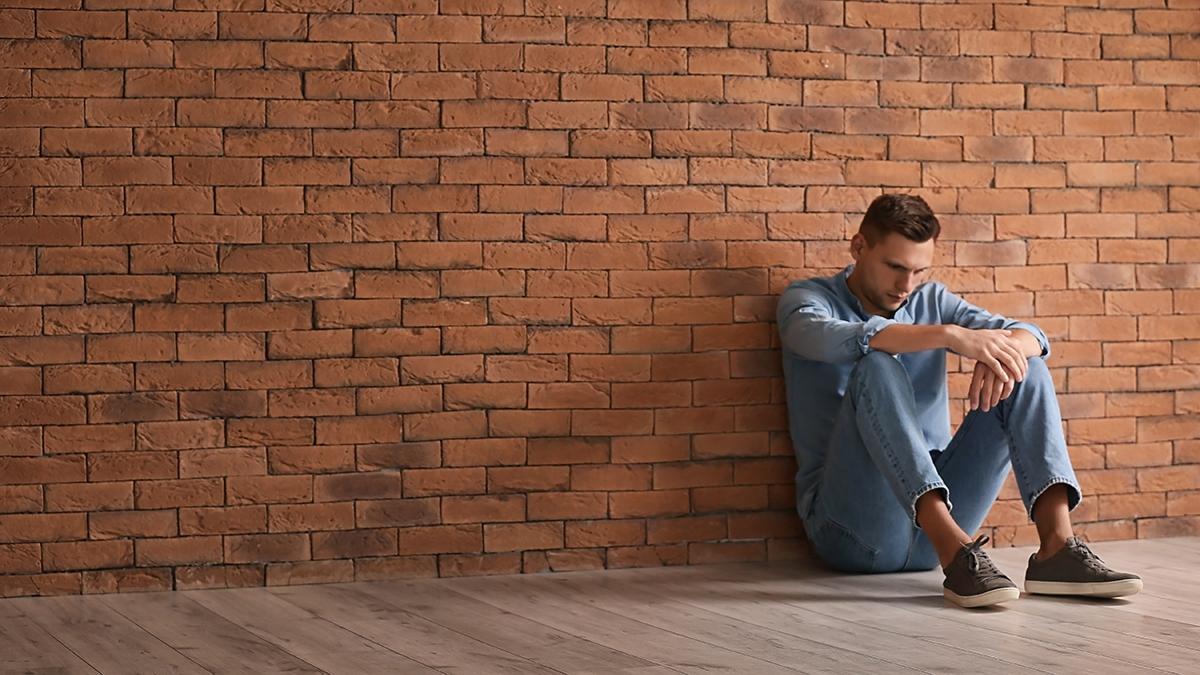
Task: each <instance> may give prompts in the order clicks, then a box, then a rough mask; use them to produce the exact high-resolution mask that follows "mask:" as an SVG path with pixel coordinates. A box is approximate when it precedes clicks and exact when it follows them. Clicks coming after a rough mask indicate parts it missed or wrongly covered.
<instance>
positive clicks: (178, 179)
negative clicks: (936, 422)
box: [0, 0, 1200, 595]
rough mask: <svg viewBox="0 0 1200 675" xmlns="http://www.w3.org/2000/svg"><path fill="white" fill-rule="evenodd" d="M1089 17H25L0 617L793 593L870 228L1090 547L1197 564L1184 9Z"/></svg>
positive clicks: (1195, 359)
mask: <svg viewBox="0 0 1200 675" xmlns="http://www.w3.org/2000/svg"><path fill="white" fill-rule="evenodd" d="M1062 4H1070V5H1088V4H1089V3H1087V2H1082V3H1080V2H1066V3H1062ZM1096 4H1097V3H1096V2H1095V1H1093V2H1091V3H1090V5H1092V6H1070V7H1064V6H1059V4H1058V3H1054V2H1049V3H1046V4H1028V5H1027V4H999V3H998V4H995V5H993V4H990V3H977V4H976V3H971V4H968V3H963V4H904V3H894V2H889V3H873V2H838V1H831V2H822V1H808V2H804V1H796V0H792V1H785V0H770V1H769V2H768V1H766V0H691V2H685V0H643V1H634V0H608V2H607V3H606V2H605V1H604V0H441V2H440V3H439V2H437V1H436V0H265V3H264V0H174V3H173V4H172V2H171V0H87V2H85V3H82V5H81V2H80V0H2V2H0V214H2V215H0V274H3V275H4V276H0V334H2V335H3V337H0V395H2V396H0V595H21V594H35V593H77V592H107V591H116V590H136V589H147V588H149V589H162V588H181V589H182V588H197V587H206V586H224V585H246V584H249V585H254V584H263V583H267V584H276V583H280V584H282V583H295V582H303V581H322V580H350V579H373V578H380V577H388V576H407V575H417V576H420V575H438V574H440V575H445V576H449V575H462V574H477V573H493V572H520V571H525V572H532V571H542V570H547V569H553V570H561V569H579V568H594V567H602V566H608V567H623V566H634V565H659V564H682V563H702V562H709V561H723V560H761V559H767V558H771V559H783V558H791V557H796V556H803V555H804V551H805V548H804V546H803V544H801V543H800V542H801V540H800V539H799V538H798V537H799V536H800V529H799V526H798V523H797V520H796V518H795V515H794V513H793V512H792V504H793V490H792V487H791V480H792V472H793V471H794V463H793V461H792V459H791V456H790V453H791V450H790V445H789V442H788V438H787V435H786V420H785V416H784V408H783V405H782V400H783V387H782V382H781V380H780V378H779V375H780V370H779V361H780V355H779V351H778V339H777V334H776V330H775V326H774V325H773V324H772V323H771V321H772V319H773V311H774V306H775V301H776V296H777V294H778V293H779V292H780V291H781V290H782V289H783V288H784V287H785V286H786V285H787V283H788V282H789V281H790V280H792V279H794V278H798V277H803V276H809V275H812V274H819V273H828V272H831V271H833V270H835V269H838V268H840V267H841V266H843V265H844V264H846V263H847V262H848V255H847V253H846V241H845V238H846V236H847V234H848V233H849V232H851V231H852V230H853V228H854V227H856V225H857V219H858V218H859V216H860V214H861V212H862V211H863V209H864V208H865V206H866V204H867V203H868V202H869V201H870V199H871V198H873V197H874V196H875V195H877V194H879V193H880V192H881V191H883V190H889V191H906V192H914V193H918V194H921V195H923V196H924V197H925V198H926V199H927V200H928V201H929V202H930V203H931V204H933V206H934V207H935V209H936V210H937V211H938V212H939V213H940V214H942V215H943V223H944V231H945V235H944V237H943V239H942V241H941V242H940V243H939V248H938V260H937V262H938V264H939V266H940V267H939V269H938V272H937V274H938V278H940V279H941V280H943V281H944V282H946V283H947V284H948V285H949V286H950V287H951V288H952V289H954V290H956V291H958V292H960V293H962V294H964V295H965V296H966V297H967V298H968V299H970V300H972V301H974V302H977V303H980V304H983V305H984V306H986V307H989V308H990V309H993V310H995V311H999V312H1004V313H1007V314H1011V315H1013V316H1017V317H1022V318H1034V320H1036V321H1037V322H1038V323H1039V324H1040V325H1041V326H1042V327H1043V328H1045V330H1046V331H1047V333H1048V334H1050V336H1051V338H1052V340H1054V341H1055V346H1054V355H1053V358H1052V360H1051V366H1052V371H1053V373H1054V376H1055V380H1056V382H1057V384H1058V386H1059V391H1060V393H1061V403H1062V409H1063V412H1064V415H1065V417H1066V425H1067V430H1068V432H1069V439H1070V442H1071V451H1072V456H1073V457H1074V459H1075V460H1076V465H1077V468H1078V469H1079V474H1080V478H1081V480H1082V481H1083V483H1084V486H1085V489H1086V491H1087V493H1088V499H1087V500H1086V501H1085V503H1084V504H1083V505H1082V506H1081V507H1080V509H1079V511H1077V513H1078V515H1079V517H1080V519H1081V520H1082V521H1084V523H1085V524H1083V525H1081V526H1080V528H1079V529H1080V530H1082V531H1083V532H1085V533H1086V534H1087V535H1088V536H1090V537H1092V538H1093V539H1098V538H1123V537H1138V536H1160V535H1168V534H1183V533H1196V532H1197V531H1198V530H1200V515H1198V514H1200V490H1197V488H1198V487H1200V443H1198V442H1197V440H1196V436H1197V435H1198V433H1200V396H1198V393H1200V391H1198V387H1200V264H1198V263H1200V236H1198V233H1200V221H1198V220H1197V213H1196V212H1197V207H1200V187H1198V186H1200V134H1198V131H1197V130H1198V129H1200V86H1198V85H1200V61H1198V60H1197V59H1200V39H1198V37H1197V32H1200V11H1198V10H1197V8H1196V7H1197V3H1196V2H1195V1H1194V0H1168V1H1164V0H1158V1H1145V2H1140V1H1138V0H1117V1H1114V2H1108V1H1105V0H1101V1H1100V2H1099V4H1100V5H1103V7H1095V5H1096ZM84 7H86V9H83V8H84ZM968 365H969V364H968ZM951 366H952V370H954V371H956V372H953V373H952V374H951V375H950V377H951V384H952V392H953V394H954V396H955V397H956V398H955V400H954V401H953V402H952V405H953V412H954V415H953V417H954V419H955V421H956V422H957V420H959V419H961V414H962V410H963V408H964V401H963V396H964V394H965V389H966V385H967V382H968V375H967V373H966V372H963V371H965V370H966V369H965V367H964V366H963V364H959V363H958V362H957V361H955V362H953V363H952V364H951ZM1002 496H1003V497H1004V499H1003V500H1002V501H1001V502H1000V503H999V504H998V506H997V507H996V509H995V511H994V512H993V513H992V516H991V517H990V519H989V521H988V525H987V528H985V529H987V530H988V531H989V532H991V533H992V534H993V535H994V538H995V539H996V540H997V541H998V542H1000V543H1001V544H1008V543H1028V542H1031V541H1033V535H1034V533H1033V531H1032V529H1031V528H1030V527H1029V526H1028V525H1026V524H1025V519H1024V517H1023V515H1022V513H1021V508H1020V505H1019V502H1017V501H1016V500H1015V498H1016V494H1015V492H1013V491H1012V490H1011V486H1010V488H1008V489H1006V491H1005V493H1004V494H1003V495H1002Z"/></svg>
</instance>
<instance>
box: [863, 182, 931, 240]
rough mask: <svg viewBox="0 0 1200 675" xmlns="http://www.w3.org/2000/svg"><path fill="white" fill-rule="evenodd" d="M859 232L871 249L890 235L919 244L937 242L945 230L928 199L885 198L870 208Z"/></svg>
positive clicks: (879, 199) (864, 216) (894, 195)
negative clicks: (893, 234)
mask: <svg viewBox="0 0 1200 675" xmlns="http://www.w3.org/2000/svg"><path fill="white" fill-rule="evenodd" d="M858 231H859V232H861V233H862V235H863V236H864V237H866V238H867V243H868V244H870V245H871V246H874V245H875V244H876V243H877V242H878V241H879V240H880V239H883V237H884V236H885V235H887V233H889V232H895V233H897V234H901V235H904V237H906V238H908V239H911V240H912V241H915V242H917V243H918V244H919V243H921V242H925V241H929V240H930V239H937V237H938V234H940V233H941V231H942V226H941V223H939V222H938V219H937V216H935V215H933V209H931V208H929V204H927V203H926V202H925V200H924V199H922V198H920V197H918V196H916V195H905V194H882V195H879V196H878V197H876V198H875V199H874V200H873V201H872V202H871V205H870V206H868V207H867V212H866V214H864V215H863V219H862V224H860V225H859V226H858Z"/></svg>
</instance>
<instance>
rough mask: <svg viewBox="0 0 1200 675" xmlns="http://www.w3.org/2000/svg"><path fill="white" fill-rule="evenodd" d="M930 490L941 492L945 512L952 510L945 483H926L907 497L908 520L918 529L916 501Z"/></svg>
mask: <svg viewBox="0 0 1200 675" xmlns="http://www.w3.org/2000/svg"><path fill="white" fill-rule="evenodd" d="M930 490H941V491H942V493H943V494H942V496H943V497H945V498H946V510H947V511H953V510H954V504H953V503H951V502H950V488H948V487H946V484H945V483H943V482H942V481H940V480H939V481H934V482H932V483H926V484H924V485H922V486H921V487H920V488H918V489H917V490H915V491H913V492H912V493H910V494H909V496H908V517H909V519H910V520H912V523H913V527H918V528H919V527H920V525H918V524H917V500H919V499H920V498H921V497H922V496H923V495H924V494H925V493H926V492H929V491H930Z"/></svg>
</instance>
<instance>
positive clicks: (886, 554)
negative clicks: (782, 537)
mask: <svg viewBox="0 0 1200 675" xmlns="http://www.w3.org/2000/svg"><path fill="white" fill-rule="evenodd" d="M916 420H917V411H916V403H915V396H914V394H913V389H912V383H911V381H910V380H909V378H908V373H907V371H906V370H905V369H904V365H903V364H901V363H900V362H899V361H898V360H896V359H895V358H894V357H892V356H891V355H890V354H887V353H885V352H880V351H874V352H871V353H869V354H867V355H866V356H864V357H863V358H862V359H860V360H859V362H858V363H857V364H856V365H855V367H854V369H853V370H852V371H851V374H850V381H849V384H848V385H847V388H846V395H845V398H844V399H843V401H842V407H841V409H840V411H839V413H838V417H837V419H836V420H834V421H833V424H834V429H833V434H832V437H831V439H830V451H829V454H828V456H827V457H826V459H825V466H824V468H823V470H822V475H821V482H820V483H819V485H818V488H817V493H816V499H815V501H814V502H813V508H812V512H811V513H810V514H808V517H806V518H805V527H806V531H807V532H808V535H809V538H810V540H811V541H812V543H813V546H814V548H815V549H816V552H817V554H818V555H819V556H821V558H822V559H824V560H825V561H826V562H828V563H830V564H831V565H833V566H835V567H838V568H840V569H844V570H847V571H859V572H890V571H896V570H900V569H904V568H905V567H906V566H907V564H908V558H909V555H910V553H911V551H912V548H913V542H914V538H915V537H916V535H917V534H918V530H916V529H915V527H914V526H915V525H916V523H917V517H918V504H919V503H920V504H921V505H922V511H921V515H922V516H925V520H924V521H923V522H921V523H920V525H921V526H922V527H923V528H925V529H926V530H928V531H929V532H930V534H931V535H932V538H933V539H934V541H944V542H950V545H952V546H953V551H957V550H958V549H959V548H961V545H962V544H964V543H967V542H969V541H970V540H969V539H968V538H967V537H966V534H965V533H963V532H962V530H961V529H960V528H958V527H957V525H955V524H954V521H953V519H950V518H948V517H946V518H939V517H937V515H936V509H935V510H929V511H927V510H926V509H925V508H924V506H925V504H926V501H925V500H928V499H931V498H933V497H936V498H937V499H938V500H939V501H938V503H941V504H943V505H945V501H943V500H944V499H945V497H946V495H945V492H946V490H947V487H946V484H945V482H944V481H943V480H942V478H941V476H939V475H938V472H937V469H936V467H935V466H934V462H933V459H932V457H931V456H930V453H929V449H928V448H927V443H926V441H925V435H924V433H923V432H922V431H921V429H920V427H919V426H918V425H917V422H916ZM951 494H953V493H951ZM953 551H952V552H951V554H950V557H953V555H954V553H953Z"/></svg>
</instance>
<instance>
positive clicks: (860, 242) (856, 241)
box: [850, 232, 867, 262]
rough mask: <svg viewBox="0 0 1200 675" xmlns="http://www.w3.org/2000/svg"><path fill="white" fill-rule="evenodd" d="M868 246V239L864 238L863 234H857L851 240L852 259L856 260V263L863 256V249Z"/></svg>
mask: <svg viewBox="0 0 1200 675" xmlns="http://www.w3.org/2000/svg"><path fill="white" fill-rule="evenodd" d="M866 244H867V238H866V237H864V236H862V233H861V232H856V233H855V234H854V236H853V237H851V238H850V257H851V258H854V262H858V257H859V256H860V255H862V250H863V247H864V246H866Z"/></svg>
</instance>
